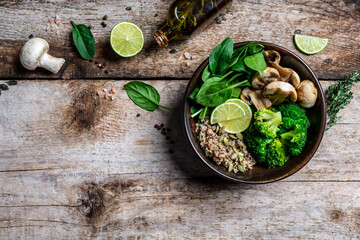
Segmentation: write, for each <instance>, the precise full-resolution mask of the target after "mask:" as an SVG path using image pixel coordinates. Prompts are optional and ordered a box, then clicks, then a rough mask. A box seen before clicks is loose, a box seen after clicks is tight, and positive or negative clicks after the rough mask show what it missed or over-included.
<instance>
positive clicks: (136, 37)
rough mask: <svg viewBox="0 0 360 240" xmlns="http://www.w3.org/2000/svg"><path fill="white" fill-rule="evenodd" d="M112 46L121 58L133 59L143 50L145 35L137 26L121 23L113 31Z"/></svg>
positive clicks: (111, 36)
mask: <svg viewBox="0 0 360 240" xmlns="http://www.w3.org/2000/svg"><path fill="white" fill-rule="evenodd" d="M110 45H111V47H112V49H113V50H114V51H115V52H116V53H117V54H119V55H120V56H122V57H132V56H135V55H136V54H138V53H139V52H140V51H141V49H142V48H143V46H144V34H143V32H142V31H141V29H140V28H139V27H138V26H136V25H135V24H133V23H130V22H120V23H118V24H116V25H115V27H113V29H112V30H111V34H110Z"/></svg>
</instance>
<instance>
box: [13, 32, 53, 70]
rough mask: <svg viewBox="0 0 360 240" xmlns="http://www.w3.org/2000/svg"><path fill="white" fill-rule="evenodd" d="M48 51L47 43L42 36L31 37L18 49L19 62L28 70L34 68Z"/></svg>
mask: <svg viewBox="0 0 360 240" xmlns="http://www.w3.org/2000/svg"><path fill="white" fill-rule="evenodd" d="M48 51H49V43H48V42H47V41H46V40H44V39H42V38H32V39H30V40H28V41H27V42H26V43H25V44H24V46H23V47H22V49H21V51H20V62H21V64H22V65H23V66H24V67H25V68H26V69H29V70H35V68H36V67H38V66H39V62H40V60H41V58H42V56H43V55H44V53H47V52H48Z"/></svg>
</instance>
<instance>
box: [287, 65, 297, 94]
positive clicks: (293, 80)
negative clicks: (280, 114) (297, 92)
mask: <svg viewBox="0 0 360 240" xmlns="http://www.w3.org/2000/svg"><path fill="white" fill-rule="evenodd" d="M284 69H285V70H288V71H290V72H291V76H290V78H289V79H288V81H287V82H288V83H291V85H293V86H294V88H295V89H297V88H298V87H299V84H300V77H299V75H298V74H297V72H295V71H294V70H292V69H291V68H284Z"/></svg>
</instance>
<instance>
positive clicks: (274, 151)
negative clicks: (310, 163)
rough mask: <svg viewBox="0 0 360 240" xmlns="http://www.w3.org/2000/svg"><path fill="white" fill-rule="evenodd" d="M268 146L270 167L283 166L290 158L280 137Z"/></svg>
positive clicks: (268, 163)
mask: <svg viewBox="0 0 360 240" xmlns="http://www.w3.org/2000/svg"><path fill="white" fill-rule="evenodd" d="M267 148H268V151H267V165H268V167H269V168H274V167H277V166H279V167H281V166H282V165H284V164H285V163H286V161H287V160H288V159H289V156H288V155H287V154H286V148H285V146H284V145H283V143H282V142H281V141H280V139H274V140H273V141H272V142H271V143H270V144H269V145H268V147H267Z"/></svg>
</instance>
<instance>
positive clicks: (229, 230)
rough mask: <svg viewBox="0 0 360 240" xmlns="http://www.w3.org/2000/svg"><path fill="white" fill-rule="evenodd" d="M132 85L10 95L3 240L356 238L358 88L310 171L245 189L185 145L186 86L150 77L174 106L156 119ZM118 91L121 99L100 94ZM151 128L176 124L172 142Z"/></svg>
mask: <svg viewBox="0 0 360 240" xmlns="http://www.w3.org/2000/svg"><path fill="white" fill-rule="evenodd" d="M127 82H128V81H110V80H94V81H60V80H56V81H54V80H53V81H19V83H18V85H16V86H11V87H10V89H9V90H8V91H3V94H2V96H1V97H0V109H2V111H0V122H1V124H0V142H1V145H0V182H1V183H2V184H0V208H1V211H0V238H5V239H8V238H10V239H12V238H22V239H49V238H50V239H89V238H94V239H104V238H118V239H148V238H153V239H194V238H203V239H237V238H240V237H241V238H250V239H269V238H270V239H275V238H277V239H279V238H280V239H281V238H284V237H285V238H288V239H294V238H296V239H304V238H306V239H357V238H359V237H360V232H359V229H360V215H359V210H360V201H359V199H360V195H359V191H358V189H359V187H360V175H359V172H360V167H359V164H358V159H359V157H360V150H359V148H358V142H359V140H358V139H359V137H358V136H359V134H360V132H359V131H360V130H359V128H358V127H357V126H358V124H359V123H360V117H359V114H357V112H358V111H359V110H360V109H359V108H360V105H359V100H360V94H359V92H360V84H356V85H355V87H354V100H353V101H352V103H351V104H350V106H349V107H348V108H346V109H344V110H343V111H342V115H343V118H342V119H341V120H340V122H339V124H338V125H336V126H334V127H333V128H332V129H330V130H329V131H327V132H326V133H325V136H324V139H323V141H322V143H321V146H320V148H319V150H318V152H317V153H316V155H315V156H314V158H313V159H312V160H311V161H310V162H309V163H308V164H307V165H306V166H305V167H304V168H303V169H302V170H300V171H299V172H298V173H296V174H294V175H293V176H291V177H289V178H287V179H285V180H283V181H280V182H277V183H273V184H267V185H244V184H234V183H230V182H227V181H225V180H222V179H219V178H218V177H215V176H214V175H213V174H212V173H211V172H210V171H209V170H208V169H207V168H206V166H204V165H203V164H202V163H201V162H200V161H199V160H198V159H197V158H196V156H195V154H194V153H193V152H192V149H191V148H190V147H189V145H188V144H187V141H186V140H185V136H184V133H183V130H182V126H181V109H180V106H181V102H182V97H183V93H184V91H185V87H186V85H187V83H188V81H187V80H179V81H171V80H169V81H164V80H153V81H147V83H149V84H151V85H153V86H154V87H156V88H157V89H158V91H159V93H160V95H161V96H162V98H161V103H162V104H163V105H165V106H170V107H173V108H174V110H173V111H166V110H162V109H157V110H156V111H154V112H147V111H145V110H142V109H140V108H139V107H137V106H136V105H135V104H133V103H132V102H131V100H130V99H129V98H128V97H127V95H126V93H125V91H123V90H122V88H123V86H124V84H126V83H127ZM331 83H333V82H332V81H326V82H322V85H323V87H324V89H326V88H327V87H328V85H329V84H331ZM113 87H116V88H117V90H118V92H117V93H116V95H115V97H116V98H115V99H114V100H113V101H111V100H105V99H103V98H99V97H98V96H96V92H97V91H98V90H103V89H104V88H105V89H111V88H113ZM91 99H92V100H91ZM90 103H91V104H90ZM138 114H140V116H139V115H138ZM84 116H86V118H85V117H84ZM155 123H164V124H165V126H166V127H168V128H171V132H169V134H168V136H170V139H169V140H166V138H165V136H163V135H162V134H161V133H160V132H159V131H157V130H156V129H154V127H153V126H154V124H155ZM171 141H174V142H173V143H172V142H171ZM169 150H172V151H173V153H171V152H170V151H169Z"/></svg>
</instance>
